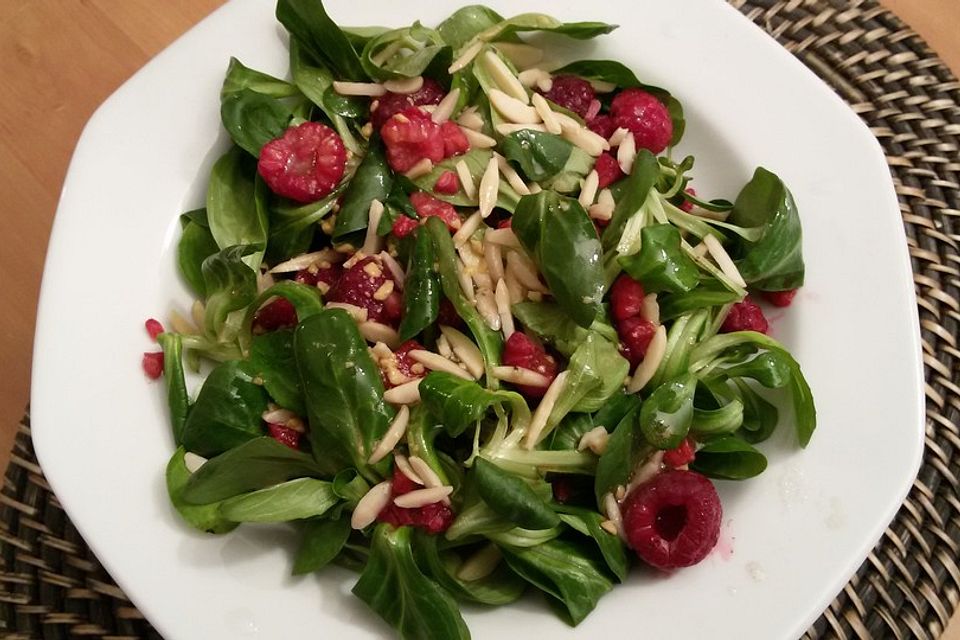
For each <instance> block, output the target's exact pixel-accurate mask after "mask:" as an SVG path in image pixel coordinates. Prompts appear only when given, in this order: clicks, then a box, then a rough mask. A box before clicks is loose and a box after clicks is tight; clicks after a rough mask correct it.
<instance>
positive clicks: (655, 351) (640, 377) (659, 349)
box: [627, 325, 667, 393]
mask: <svg viewBox="0 0 960 640" xmlns="http://www.w3.org/2000/svg"><path fill="white" fill-rule="evenodd" d="M666 352H667V328H666V327H664V326H663V325H660V326H659V327H657V332H656V333H655V334H653V339H652V340H650V346H649V347H647V353H646V355H644V357H643V360H642V361H641V362H640V364H638V365H637V369H636V371H634V372H633V376H631V378H630V384H628V385H627V393H636V392H638V391H640V390H641V389H643V388H644V387H645V386H647V383H648V382H650V380H652V379H653V376H654V374H655V373H656V372H657V369H659V368H660V363H661V362H662V361H663V356H664V354H666Z"/></svg>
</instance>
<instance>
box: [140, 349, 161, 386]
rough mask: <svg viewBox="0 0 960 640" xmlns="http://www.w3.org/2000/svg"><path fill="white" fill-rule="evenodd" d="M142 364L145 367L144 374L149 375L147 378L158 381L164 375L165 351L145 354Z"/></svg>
mask: <svg viewBox="0 0 960 640" xmlns="http://www.w3.org/2000/svg"><path fill="white" fill-rule="evenodd" d="M140 364H141V365H142V366H143V372H144V373H146V374H147V377H148V378H150V379H151V380H156V379H157V378H159V377H160V376H162V375H163V351H157V352H156V353H151V352H149V351H148V352H146V353H144V354H143V360H142V361H141V363H140Z"/></svg>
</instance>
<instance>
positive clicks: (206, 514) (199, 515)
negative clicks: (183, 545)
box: [166, 447, 237, 533]
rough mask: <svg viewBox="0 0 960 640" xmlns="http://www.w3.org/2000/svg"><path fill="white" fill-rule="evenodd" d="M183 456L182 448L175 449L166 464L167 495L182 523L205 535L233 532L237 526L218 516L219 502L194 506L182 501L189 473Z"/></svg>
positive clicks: (184, 452)
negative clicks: (205, 533)
mask: <svg viewBox="0 0 960 640" xmlns="http://www.w3.org/2000/svg"><path fill="white" fill-rule="evenodd" d="M185 454H186V451H185V450H184V448H183V447H177V450H176V451H175V452H174V453H173V456H172V457H171V458H170V462H169V463H167V472H166V476H167V494H168V495H169V496H170V502H171V503H172V504H173V508H174V509H176V510H177V513H179V514H180V517H181V518H183V520H184V522H186V523H187V524H189V525H190V526H191V527H193V528H194V529H198V530H200V531H205V532H207V533H227V532H228V531H231V530H233V529H234V528H235V527H236V526H237V525H236V523H235V522H230V521H229V520H225V519H224V518H223V517H222V516H221V515H220V503H219V502H214V503H212V504H205V505H195V504H190V503H188V502H186V501H184V499H183V490H184V487H186V486H187V482H188V481H189V480H190V471H189V470H188V469H187V465H186V464H185V463H184V461H183V457H184V455H185Z"/></svg>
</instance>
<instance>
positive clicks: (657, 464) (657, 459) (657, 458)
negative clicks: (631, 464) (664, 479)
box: [625, 449, 664, 494]
mask: <svg viewBox="0 0 960 640" xmlns="http://www.w3.org/2000/svg"><path fill="white" fill-rule="evenodd" d="M663 454H664V452H663V451H662V450H660V449H658V450H656V451H654V452H653V453H651V454H650V455H649V456H648V457H647V458H646V459H644V460H642V461H641V462H640V463H639V464H638V465H637V466H636V467H635V468H634V470H633V473H632V474H631V475H630V483H629V484H628V485H627V487H626V491H625V493H626V494H630V493H631V492H632V491H633V490H634V489H636V488H637V487H639V486H640V485H642V484H643V483H645V482H649V481H650V480H652V479H653V478H654V477H655V476H656V475H657V474H658V473H660V470H661V466H662V465H663Z"/></svg>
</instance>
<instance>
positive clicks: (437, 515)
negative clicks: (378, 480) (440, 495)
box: [377, 466, 454, 535]
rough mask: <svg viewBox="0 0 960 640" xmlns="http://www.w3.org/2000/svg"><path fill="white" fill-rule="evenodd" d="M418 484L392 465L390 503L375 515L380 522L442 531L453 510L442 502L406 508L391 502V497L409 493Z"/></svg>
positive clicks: (433, 532)
mask: <svg viewBox="0 0 960 640" xmlns="http://www.w3.org/2000/svg"><path fill="white" fill-rule="evenodd" d="M419 488H420V486H419V485H417V484H416V483H415V482H413V481H412V480H410V479H409V478H408V477H407V476H405V475H404V473H403V472H402V471H400V469H399V467H396V466H394V469H393V479H392V490H391V493H390V498H391V500H390V503H389V504H387V506H386V507H384V509H383V511H381V512H380V513H379V514H378V515H377V520H379V521H380V522H388V523H390V524H392V525H393V526H395V527H403V526H412V527H418V528H420V529H423V530H424V531H426V532H427V533H430V534H433V535H436V534H438V533H443V532H444V531H446V530H447V529H449V528H450V525H451V524H453V520H454V513H453V510H452V509H451V508H450V507H449V506H447V505H445V504H444V503H443V502H433V503H430V504H427V505H424V506H422V507H415V508H412V509H407V508H404V507H398V506H397V505H395V504H394V503H393V498H396V497H397V496H402V495H403V494H405V493H410V492H411V491H414V490H415V489H419Z"/></svg>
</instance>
